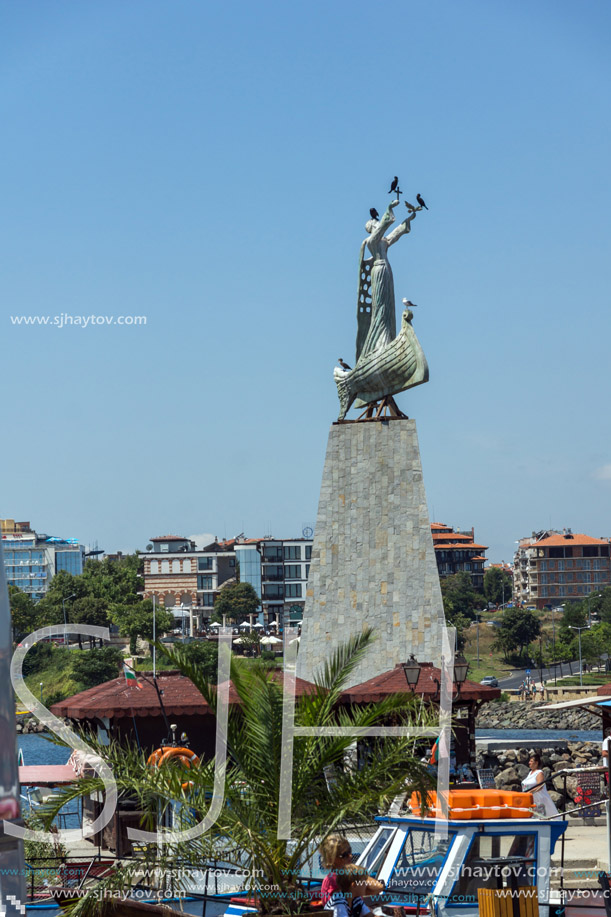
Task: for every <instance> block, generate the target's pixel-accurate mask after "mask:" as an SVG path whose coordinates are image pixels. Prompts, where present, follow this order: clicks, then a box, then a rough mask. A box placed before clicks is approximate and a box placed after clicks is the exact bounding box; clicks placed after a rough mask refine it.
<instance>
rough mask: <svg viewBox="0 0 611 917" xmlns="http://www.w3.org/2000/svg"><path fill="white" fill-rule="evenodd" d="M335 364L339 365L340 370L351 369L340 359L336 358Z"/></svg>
mask: <svg viewBox="0 0 611 917" xmlns="http://www.w3.org/2000/svg"><path fill="white" fill-rule="evenodd" d="M337 362H338V363H339V365H340V366H341V368H342V369H352V367H351V366H348V364H347V363H344V361H343V360H342V358H341V357H338V358H337Z"/></svg>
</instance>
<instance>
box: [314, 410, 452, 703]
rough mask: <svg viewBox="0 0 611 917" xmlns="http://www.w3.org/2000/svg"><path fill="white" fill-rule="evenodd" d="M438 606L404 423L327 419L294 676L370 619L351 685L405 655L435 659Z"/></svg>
mask: <svg viewBox="0 0 611 917" xmlns="http://www.w3.org/2000/svg"><path fill="white" fill-rule="evenodd" d="M444 623H445V622H444V614H443V603H442V599H441V589H440V586H439V576H438V573H437V564H436V562H435V554H434V548H433V540H432V537H431V528H430V523H429V515H428V510H427V505H426V496H425V492H424V484H423V480H422V466H421V462H420V449H419V446H418V436H417V433H416V424H415V421H413V420H408V419H393V420H388V421H382V422H365V423H346V424H334V425H333V426H332V427H331V432H330V434H329V441H328V445H327V455H326V458H325V466H324V470H323V477H322V484H321V488H320V501H319V504H318V517H317V520H316V530H315V533H314V545H313V548H312V561H311V566H310V577H309V580H308V586H307V593H306V601H305V609H304V615H303V624H302V635H301V643H300V648H299V655H298V659H297V674H298V675H299V676H300V677H301V678H306V679H309V680H312V678H313V677H314V674H315V672H316V670H317V668H318V667H319V666H320V665H321V663H322V662H323V661H324V660H325V659H326V658H329V657H330V655H331V653H332V652H333V651H334V650H335V649H336V648H337V646H339V644H340V643H342V642H343V641H344V640H346V639H347V638H348V637H349V636H351V635H352V634H355V633H358V632H360V631H362V629H363V628H365V627H367V626H369V627H372V628H374V630H375V632H376V635H377V640H376V642H375V645H374V647H373V648H372V649H371V650H370V651H369V653H368V654H367V656H366V657H365V659H364V661H363V662H362V664H361V665H360V666H359V667H358V669H357V670H355V672H354V673H353V675H352V677H351V680H350V685H349V686H353V685H356V684H359V683H360V682H362V681H366V680H368V679H369V678H373V677H375V676H376V675H380V674H381V673H382V672H386V671H388V670H389V669H392V668H394V666H395V665H396V664H397V663H400V662H404V661H406V660H407V659H408V657H409V654H410V653H414V655H415V656H416V658H417V659H418V660H419V661H420V662H433V663H434V664H435V665H439V662H440V656H441V637H442V627H443V626H444Z"/></svg>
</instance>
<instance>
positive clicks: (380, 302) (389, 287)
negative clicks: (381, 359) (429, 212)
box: [356, 200, 416, 361]
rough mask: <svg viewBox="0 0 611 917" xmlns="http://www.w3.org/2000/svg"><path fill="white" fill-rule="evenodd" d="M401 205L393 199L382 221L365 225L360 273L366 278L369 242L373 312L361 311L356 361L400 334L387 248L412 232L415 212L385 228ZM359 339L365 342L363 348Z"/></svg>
mask: <svg viewBox="0 0 611 917" xmlns="http://www.w3.org/2000/svg"><path fill="white" fill-rule="evenodd" d="M398 204H399V201H398V200H396V201H391V203H390V204H389V205H388V209H387V210H386V213H385V214H384V216H383V217H382V219H381V220H368V221H367V223H366V224H365V229H366V230H367V232H368V233H369V236H368V238H367V239H365V241H364V242H363V245H362V246H361V273H360V276H361V278H362V277H363V264H364V261H363V252H364V248H365V245H367V248H368V249H369V251H370V252H371V254H372V258H371V259H368V261H370V262H371V285H370V290H369V292H368V296H369V297H370V298H371V312H364V311H363V310H362V309H361V310H360V313H359V336H358V339H357V354H356V358H357V361H358V360H359V359H360V358H361V357H364V356H366V355H367V354H370V353H372V352H373V351H375V350H379V349H380V348H382V347H385V346H386V345H387V344H389V343H390V342H391V341H393V340H394V339H395V337H396V335H397V324H396V319H395V288H394V284H393V277H392V269H391V267H390V264H389V261H388V249H389V248H390V246H391V245H394V243H395V242H396V241H397V239H400V238H401V236H403V235H405V233H408V232H409V231H410V229H411V227H410V225H409V224H410V223H411V221H412V220H413V219H414V217H415V216H416V213H415V212H414V211H412V212H411V213H410V214H409V216H408V217H407V219H405V220H403V222H402V223H400V224H399V226H397V228H396V229H393V231H392V232H390V233H389V234H388V235H387V236H385V235H384V233H385V231H386V229H387V228H388V227H389V226H391V225H392V224H393V223H394V222H395V217H394V214H393V210H394V209H395V207H396V206H397V205H398ZM363 325H365V326H366V328H365V327H363ZM365 331H366V333H365ZM363 338H364V340H363ZM359 341H362V342H363V343H362V346H360V347H359Z"/></svg>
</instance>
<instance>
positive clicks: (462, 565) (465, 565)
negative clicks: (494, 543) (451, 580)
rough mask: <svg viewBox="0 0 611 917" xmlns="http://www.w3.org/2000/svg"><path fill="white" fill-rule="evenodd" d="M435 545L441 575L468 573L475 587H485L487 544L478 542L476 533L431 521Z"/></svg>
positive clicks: (479, 588)
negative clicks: (459, 530)
mask: <svg viewBox="0 0 611 917" xmlns="http://www.w3.org/2000/svg"><path fill="white" fill-rule="evenodd" d="M431 534H432V536H433V547H434V548H435V559H436V560H437V570H438V571H439V576H440V577H444V576H453V575H454V574H455V573H468V574H469V576H470V577H471V582H472V584H473V588H474V589H478V590H479V591H480V592H481V591H482V590H483V588H484V564H485V563H486V557H485V552H486V551H487V550H488V547H487V545H483V544H476V542H475V533H474V530H473V529H471V531H470V532H458V531H456V530H455V529H453V528H452V527H451V526H449V525H444V524H443V523H441V522H432V523H431Z"/></svg>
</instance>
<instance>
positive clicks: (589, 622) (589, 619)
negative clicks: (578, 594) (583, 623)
mask: <svg viewBox="0 0 611 917" xmlns="http://www.w3.org/2000/svg"><path fill="white" fill-rule="evenodd" d="M601 595H602V593H600V592H597V593H596V595H595V596H594V598H595V599H599V598H600V597H601ZM591 598H592V595H591V594H590V595H588V596H587V597H586V602H587V603H588V627H592V612H591V611H590V599H591Z"/></svg>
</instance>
